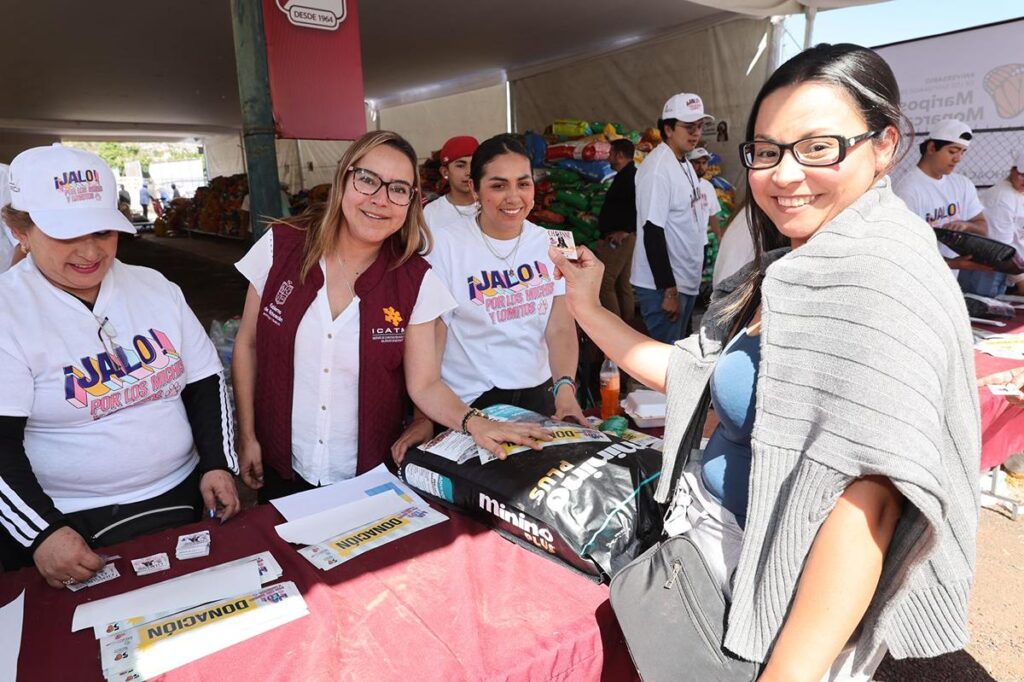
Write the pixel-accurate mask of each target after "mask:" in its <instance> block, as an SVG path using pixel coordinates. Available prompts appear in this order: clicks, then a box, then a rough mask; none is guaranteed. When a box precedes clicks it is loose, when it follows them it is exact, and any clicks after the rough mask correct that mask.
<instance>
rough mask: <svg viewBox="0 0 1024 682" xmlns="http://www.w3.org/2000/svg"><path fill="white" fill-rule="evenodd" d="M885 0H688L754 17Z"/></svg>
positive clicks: (871, 3) (836, 7)
mask: <svg viewBox="0 0 1024 682" xmlns="http://www.w3.org/2000/svg"><path fill="white" fill-rule="evenodd" d="M886 1H887V0H724V1H723V0H689V2H695V3H697V4H699V5H707V6H708V7H717V8H718V9H720V10H725V11H728V12H736V13H738V14H749V15H751V16H755V17H770V16H777V15H783V14H801V13H802V12H803V11H804V10H805V9H808V8H813V9H818V10H826V9H839V8H840V7H853V6H854V5H873V4H875V3H878V2H886Z"/></svg>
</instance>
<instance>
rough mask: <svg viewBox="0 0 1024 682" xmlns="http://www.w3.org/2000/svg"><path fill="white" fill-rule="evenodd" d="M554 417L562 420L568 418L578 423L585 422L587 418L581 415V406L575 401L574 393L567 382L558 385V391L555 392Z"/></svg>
mask: <svg viewBox="0 0 1024 682" xmlns="http://www.w3.org/2000/svg"><path fill="white" fill-rule="evenodd" d="M554 418H555V419H560V420H562V421H566V419H569V420H572V421H575V422H576V423H577V424H580V425H585V424H586V423H587V418H586V417H585V416H584V415H583V408H581V407H580V404H579V403H578V402H576V394H575V393H574V392H573V391H572V387H571V386H569V385H567V384H566V385H562V386H559V387H558V393H556V394H555V415H554Z"/></svg>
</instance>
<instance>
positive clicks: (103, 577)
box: [65, 564, 121, 592]
mask: <svg viewBox="0 0 1024 682" xmlns="http://www.w3.org/2000/svg"><path fill="white" fill-rule="evenodd" d="M120 577H121V574H120V573H118V571H117V567H116V566H114V564H107V565H106V566H104V567H103V568H101V569H100V570H99V571H97V572H96V575H94V576H93V577H91V578H89V579H88V580H86V581H85V582H81V583H80V582H73V583H68V584H67V585H65V587H67V588H68V589H69V590H71V591H72V592H78V591H79V590H84V589H85V588H86V587H92V586H93V585H99V584H100V583H105V582H107V581H108V580H113V579H114V578H120Z"/></svg>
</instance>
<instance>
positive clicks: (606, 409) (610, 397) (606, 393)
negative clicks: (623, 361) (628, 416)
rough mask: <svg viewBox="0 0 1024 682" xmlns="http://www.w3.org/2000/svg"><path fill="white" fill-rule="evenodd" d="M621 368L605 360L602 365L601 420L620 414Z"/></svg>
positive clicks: (609, 360) (607, 359)
mask: <svg viewBox="0 0 1024 682" xmlns="http://www.w3.org/2000/svg"><path fill="white" fill-rule="evenodd" d="M619 382H620V379H619V368H618V366H617V365H616V364H615V363H614V362H612V361H611V359H610V358H605V360H604V362H603V363H602V364H601V419H608V418H609V417H613V416H615V415H617V414H618V413H619V386H620V383H619Z"/></svg>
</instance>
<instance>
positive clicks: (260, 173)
mask: <svg viewBox="0 0 1024 682" xmlns="http://www.w3.org/2000/svg"><path fill="white" fill-rule="evenodd" d="M231 25H232V28H233V30H234V36H235V65H236V69H237V71H238V95H239V99H240V100H241V102H242V139H243V143H244V145H245V169H246V172H247V173H248V174H249V211H250V213H249V215H250V216H252V227H253V232H252V238H253V241H255V240H257V239H259V238H260V236H262V235H263V233H264V232H266V230H267V227H268V223H267V219H268V218H271V219H272V218H275V217H277V216H280V215H281V184H280V181H279V180H278V177H277V151H276V150H275V148H274V110H273V107H272V106H271V103H270V76H269V73H268V70H267V40H266V36H265V34H264V33H263V3H262V2H260V1H259V0H231Z"/></svg>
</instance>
